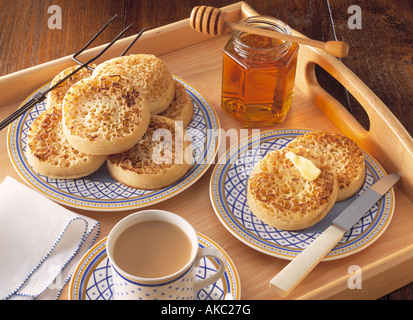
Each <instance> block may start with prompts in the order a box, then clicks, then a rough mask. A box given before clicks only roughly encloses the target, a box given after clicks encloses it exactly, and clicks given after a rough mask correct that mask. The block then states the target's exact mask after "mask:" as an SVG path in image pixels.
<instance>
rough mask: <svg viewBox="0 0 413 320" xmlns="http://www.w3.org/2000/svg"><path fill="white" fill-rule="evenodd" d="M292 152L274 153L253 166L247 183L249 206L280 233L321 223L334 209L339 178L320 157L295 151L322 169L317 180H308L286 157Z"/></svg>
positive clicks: (309, 151)
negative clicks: (280, 231)
mask: <svg viewBox="0 0 413 320" xmlns="http://www.w3.org/2000/svg"><path fill="white" fill-rule="evenodd" d="M289 151H291V150H288V149H286V148H284V149H281V150H274V151H271V152H269V153H267V154H266V155H265V157H264V158H263V159H261V160H260V161H259V162H258V163H257V164H256V165H255V166H254V168H253V170H252V172H251V175H250V177H249V179H248V185H247V203H248V205H249V208H250V210H251V212H252V213H253V214H254V215H255V216H256V217H257V218H258V219H260V220H262V221H263V222H265V223H266V224H268V225H270V226H272V227H275V228H277V229H281V230H300V229H304V228H308V227H310V226H312V225H314V224H315V223H317V222H318V221H320V220H321V219H322V218H324V217H325V215H326V214H327V213H328V212H329V211H330V209H331V208H332V207H333V205H334V203H335V201H336V198H337V190H338V187H337V178H336V176H335V174H334V173H333V172H332V171H329V170H327V168H326V166H325V165H323V160H322V158H321V157H319V155H318V154H317V153H315V152H313V151H311V150H304V149H300V150H294V151H293V152H294V153H295V154H297V155H298V156H301V157H304V158H306V159H309V160H311V161H312V162H313V163H314V164H315V165H316V166H317V168H319V169H320V174H319V175H318V177H317V178H316V179H314V180H313V181H309V180H307V179H306V178H304V177H303V175H302V173H301V172H300V171H299V170H298V169H297V168H296V167H295V166H294V163H293V162H292V161H291V160H290V159H289V158H288V157H287V156H286V154H287V153H288V152H289Z"/></svg>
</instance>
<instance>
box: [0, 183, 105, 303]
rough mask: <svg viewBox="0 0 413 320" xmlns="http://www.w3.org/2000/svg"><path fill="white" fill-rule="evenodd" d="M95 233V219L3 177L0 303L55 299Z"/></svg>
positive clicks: (0, 185)
mask: <svg viewBox="0 0 413 320" xmlns="http://www.w3.org/2000/svg"><path fill="white" fill-rule="evenodd" d="M99 230H100V223H99V222H98V221H95V220H93V219H90V218H88V217H85V216H82V215H79V214H75V213H73V212H71V211H69V210H67V209H65V208H63V207H61V206H59V205H58V204H56V203H55V202H53V201H51V200H49V199H47V198H46V197H44V196H42V195H41V194H40V193H39V192H36V191H35V190H33V189H31V188H29V187H27V186H25V185H23V184H21V183H19V182H17V181H16V180H14V179H13V178H10V177H6V178H5V179H4V181H3V182H2V183H1V184H0V299H2V300H3V299H57V298H58V297H59V295H60V293H61V290H62V289H63V287H64V285H65V284H66V283H67V281H68V280H69V279H70V276H71V274H72V272H73V270H74V268H75V267H76V266H77V263H78V262H79V260H80V259H81V258H82V256H83V254H84V253H85V252H86V251H87V250H88V249H89V248H90V247H91V246H92V244H93V243H94V241H95V240H96V237H97V236H98V234H99Z"/></svg>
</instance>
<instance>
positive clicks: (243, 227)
mask: <svg viewBox="0 0 413 320" xmlns="http://www.w3.org/2000/svg"><path fill="white" fill-rule="evenodd" d="M305 132H308V131H306V130H299V129H294V130H289V129H285V130H273V131H265V132H262V133H260V134H256V135H253V136H251V137H249V138H248V139H245V140H243V141H241V142H240V143H239V144H238V145H236V146H234V147H232V148H230V149H229V150H228V151H227V153H226V154H225V155H224V156H223V157H222V158H221V159H220V160H219V162H218V164H217V165H216V166H215V168H214V171H213V173H212V176H211V182H210V197H211V202H212V205H213V207H214V210H215V213H216V214H217V216H218V218H219V220H220V221H221V223H222V224H223V225H224V226H225V227H226V228H227V229H228V230H229V231H230V232H231V233H232V234H233V235H234V236H235V237H237V238H238V239H239V240H241V241H242V242H244V243H245V244H247V245H249V246H250V247H252V248H254V249H256V250H258V251H261V252H264V253H266V254H269V255H272V256H275V257H279V258H283V259H287V260H291V259H293V258H294V257H296V256H297V255H298V254H299V253H300V252H301V251H302V250H303V249H304V248H305V247H307V246H308V245H309V244H310V243H311V242H312V241H314V239H315V238H316V237H318V235H320V234H321V233H322V232H323V230H325V229H326V228H327V227H328V226H329V225H330V224H331V221H332V220H333V219H334V218H335V217H336V216H337V215H338V214H339V213H340V212H341V211H342V210H343V209H344V208H345V207H346V206H348V205H349V204H350V203H351V202H352V201H353V200H354V198H355V197H357V196H358V195H359V194H361V193H362V192H364V190H366V189H367V188H369V187H370V186H371V185H372V184H373V183H374V182H375V181H377V180H379V179H380V178H381V177H383V176H385V175H386V173H385V171H384V169H383V168H382V167H381V166H380V164H379V163H378V162H377V161H376V160H375V159H374V158H373V157H372V156H370V155H369V154H367V153H366V152H365V153H364V155H365V160H366V171H367V173H366V179H365V182H364V185H363V186H362V188H361V189H360V191H359V192H358V194H356V195H355V196H354V197H352V198H350V199H347V200H345V201H342V202H338V203H336V204H335V205H334V206H333V208H332V209H331V210H330V212H329V213H328V214H327V216H326V217H324V219H323V220H322V221H320V222H319V223H317V224H315V225H314V226H312V227H310V228H307V229H304V230H300V231H296V232H293V231H285V230H277V229H276V228H273V227H270V226H269V225H267V224H265V223H263V222H262V221H261V220H259V219H257V218H256V217H255V216H254V215H253V214H252V213H251V211H250V209H249V207H248V204H247V199H246V184H247V180H248V177H249V175H250V173H251V171H252V169H253V167H254V165H255V164H256V163H257V162H258V161H259V160H260V159H261V158H262V157H264V156H265V154H267V152H270V151H272V150H275V149H281V148H283V147H285V146H286V145H287V144H288V143H289V142H290V141H291V140H293V139H294V138H295V137H297V136H299V135H302V134H304V133H305ZM393 212H394V192H393V189H391V190H390V191H388V192H387V193H386V194H385V195H384V197H382V198H381V199H380V200H379V201H378V202H377V203H376V204H375V205H374V206H373V207H372V208H371V209H370V210H369V211H368V212H367V213H366V214H365V215H364V216H363V218H361V219H360V220H359V221H358V222H357V223H356V224H355V225H354V226H353V228H352V229H350V230H349V231H348V232H346V233H345V235H344V237H343V239H342V240H341V241H340V242H339V243H338V244H337V246H336V247H335V248H334V249H333V250H332V251H331V252H330V253H329V254H328V255H327V256H326V258H325V259H324V260H333V259H338V258H343V257H346V256H348V255H350V254H353V253H356V252H359V251H361V250H363V249H365V248H366V247H367V246H369V245H370V244H372V243H373V242H374V241H375V240H377V239H378V238H379V237H380V236H381V234H382V233H383V232H384V231H385V230H386V228H387V226H388V225H389V223H390V221H391V218H392V215H393Z"/></svg>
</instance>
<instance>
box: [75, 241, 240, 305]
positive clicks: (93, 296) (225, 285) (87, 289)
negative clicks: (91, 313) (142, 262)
mask: <svg viewBox="0 0 413 320" xmlns="http://www.w3.org/2000/svg"><path fill="white" fill-rule="evenodd" d="M197 235H198V240H199V247H200V248H205V247H215V248H217V249H219V250H221V251H222V253H224V255H225V258H226V260H227V264H226V267H225V272H224V275H223V276H222V277H221V279H220V280H218V281H217V282H215V283H214V284H211V285H209V286H207V287H205V288H203V289H202V290H200V291H199V292H198V295H197V299H198V300H239V299H240V297H241V283H240V279H239V276H238V272H237V270H236V268H235V266H234V263H233V262H232V260H231V258H230V257H229V256H228V254H227V253H226V252H225V251H224V250H223V249H222V248H221V247H220V246H219V245H218V244H216V243H215V242H214V241H212V240H211V239H209V238H208V237H206V236H204V235H203V234H200V233H197ZM106 240H107V238H105V239H103V240H101V241H99V242H98V243H96V244H95V245H94V246H93V247H92V248H91V249H90V250H89V251H88V252H87V253H86V254H85V255H84V256H83V258H82V259H81V260H80V262H79V264H78V265H77V267H76V269H75V271H74V273H73V276H72V279H71V280H70V285H69V299H70V300H112V283H113V282H112V271H111V268H110V263H109V259H108V257H107V254H106ZM218 263H219V262H218V260H216V259H215V258H212V257H207V258H203V259H202V260H201V262H200V265H199V267H197V271H196V278H197V280H202V279H205V278H207V277H209V276H210V275H211V274H212V273H215V272H216V270H217V269H218V268H217V267H218Z"/></svg>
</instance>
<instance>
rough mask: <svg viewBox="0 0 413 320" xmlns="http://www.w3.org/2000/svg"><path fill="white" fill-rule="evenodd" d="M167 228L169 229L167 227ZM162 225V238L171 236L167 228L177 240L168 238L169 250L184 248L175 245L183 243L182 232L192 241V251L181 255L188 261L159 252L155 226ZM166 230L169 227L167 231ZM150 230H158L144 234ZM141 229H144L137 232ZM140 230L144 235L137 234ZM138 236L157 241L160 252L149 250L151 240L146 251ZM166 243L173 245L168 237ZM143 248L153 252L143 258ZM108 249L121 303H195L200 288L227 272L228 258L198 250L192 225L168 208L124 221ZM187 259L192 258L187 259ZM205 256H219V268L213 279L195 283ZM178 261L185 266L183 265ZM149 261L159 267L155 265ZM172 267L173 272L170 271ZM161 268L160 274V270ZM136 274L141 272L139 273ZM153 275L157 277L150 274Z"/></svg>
mask: <svg viewBox="0 0 413 320" xmlns="http://www.w3.org/2000/svg"><path fill="white" fill-rule="evenodd" d="M167 224H168V226H166V225H167ZM171 225H172V226H173V228H172V229H171V228H170V227H171ZM158 227H160V229H159V231H160V232H162V235H163V234H164V233H165V232H166V231H164V230H168V232H167V233H168V234H169V231H171V232H170V233H171V236H172V235H173V237H174V238H171V239H173V240H169V242H171V243H172V246H170V248H175V249H180V248H181V247H185V246H183V245H182V244H181V245H179V246H178V247H177V246H176V245H174V241H175V239H178V238H179V239H181V238H182V234H183V237H184V238H185V239H187V240H188V241H189V242H188V246H187V248H188V249H186V250H188V252H187V253H185V252H180V254H181V257H180V258H179V259H178V260H182V259H186V260H182V261H175V260H177V259H175V254H174V253H172V254H170V253H171V252H174V250H175V249H167V250H166V251H165V250H162V251H165V252H163V253H159V252H160V251H161V250H159V249H160V248H161V247H162V246H164V244H157V243H156V242H157V239H158V236H157V233H156V230H158V229H156V228H158ZM164 227H167V228H168V229H162V228H164ZM146 228H155V229H147V230H145V229H146ZM139 229H140V231H137V230H139ZM173 229H177V230H173ZM153 230H155V231H153ZM137 232H139V233H140V234H139V235H137ZM145 232H146V233H145ZM145 234H146V236H145ZM159 234H161V233H159ZM159 234H158V235H159ZM135 236H136V239H135V238H134V237H135ZM178 236H179V237H178ZM139 237H148V239H152V240H148V241H154V243H153V247H154V248H155V249H153V248H152V249H149V248H151V246H150V245H149V244H148V242H145V243H143V246H145V247H148V248H143V249H142V248H141V247H142V243H139V242H140V241H141V240H140V239H138V238H139ZM161 238H163V236H162V237H161ZM131 239H133V240H134V241H132V240H131ZM182 239H183V238H182ZM164 240H165V241H168V240H167V239H163V240H162V241H164ZM159 241H161V240H159ZM185 241H186V240H185ZM131 242H133V243H131ZM150 244H152V243H150ZM156 245H158V247H156ZM168 245H169V244H168ZM159 246H160V247H159ZM134 248H137V250H134ZM141 249H142V250H144V249H149V253H146V254H145V255H142V256H141V252H142V251H141ZM106 251H107V255H108V258H109V262H110V264H111V269H112V278H113V286H112V291H113V298H114V299H116V300H122V299H125V300H176V299H178V300H193V299H196V296H197V292H198V291H199V290H201V289H202V288H204V287H207V286H209V285H210V284H213V283H214V282H216V281H218V280H219V279H220V278H221V277H222V275H223V274H224V272H225V265H226V259H225V255H224V254H223V253H222V252H221V251H220V250H218V249H217V248H213V247H206V248H199V243H198V236H197V234H196V232H195V230H194V228H193V227H192V226H191V225H190V224H189V222H187V221H186V220H185V219H183V218H182V217H180V216H178V215H176V214H174V213H172V212H168V211H163V210H144V211H139V212H136V213H133V214H131V215H129V216H127V217H125V218H124V219H122V220H121V221H119V222H118V223H117V224H116V225H115V226H114V228H113V229H112V230H111V232H110V234H109V236H108V239H107V242H106ZM181 251H182V250H181ZM182 254H183V255H182ZM161 255H162V256H161ZM185 255H186V256H187V258H185V257H184V258H182V256H185ZM149 256H150V258H149ZM145 257H147V259H145ZM204 257H213V258H216V259H217V260H218V261H219V268H218V270H217V271H216V272H215V273H214V274H212V275H211V276H209V277H208V278H206V279H203V280H196V266H197V265H199V262H200V260H201V259H202V258H204ZM152 258H153V259H152ZM157 258H158V259H157ZM147 260H148V261H147ZM172 260H173V263H172ZM158 261H160V262H158ZM144 262H145V263H146V262H147V263H148V264H149V265H147V266H145V267H144V268H142V269H141V266H140V263H144ZM170 262H171V263H170ZM177 262H180V264H181V266H179V263H177ZM150 263H152V264H154V265H153V266H151V265H150ZM170 265H171V268H169V267H170ZM172 265H173V266H172ZM163 266H165V268H163ZM158 267H161V268H158ZM166 267H167V268H166ZM173 268H175V270H174V269H173ZM176 268H178V269H176ZM158 269H161V270H159V271H158ZM135 270H139V271H136V272H135ZM152 271H153V272H154V273H155V274H150V273H151V272H152ZM144 272H145V274H143V273H144ZM148 272H149V273H148ZM157 272H159V274H158V275H156V273H157ZM139 273H140V274H139Z"/></svg>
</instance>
